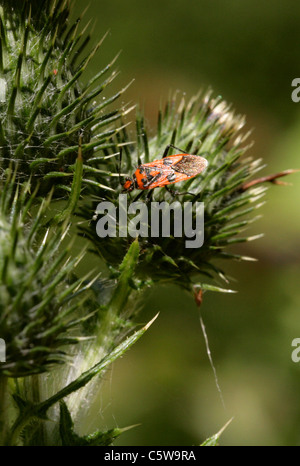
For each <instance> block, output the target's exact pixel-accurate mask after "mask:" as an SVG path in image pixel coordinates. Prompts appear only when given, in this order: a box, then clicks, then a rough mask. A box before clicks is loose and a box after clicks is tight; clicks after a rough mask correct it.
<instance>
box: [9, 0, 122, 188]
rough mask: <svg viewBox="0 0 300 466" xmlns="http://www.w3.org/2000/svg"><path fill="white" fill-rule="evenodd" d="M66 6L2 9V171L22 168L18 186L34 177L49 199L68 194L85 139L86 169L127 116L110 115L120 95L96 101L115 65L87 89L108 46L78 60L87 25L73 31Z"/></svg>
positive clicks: (28, 0) (74, 26) (114, 112)
mask: <svg viewBox="0 0 300 466" xmlns="http://www.w3.org/2000/svg"><path fill="white" fill-rule="evenodd" d="M1 4H2V5H3V7H2V6H1ZM68 5H69V2H62V1H60V0H59V1H53V0H51V1H47V2H42V3H41V2H35V1H32V0H26V1H25V2H20V4H19V6H17V5H16V4H15V3H14V5H13V7H12V6H9V5H8V3H7V2H5V1H4V2H3V1H2V3H0V149H1V151H0V166H1V167H2V168H3V169H5V168H6V167H7V166H9V164H10V162H11V161H12V160H13V161H15V162H18V167H19V169H18V177H19V179H20V180H21V181H22V180H24V179H27V177H28V175H30V174H33V175H34V178H33V180H37V181H42V183H40V191H41V192H42V193H44V194H45V193H47V192H49V190H50V189H51V187H53V186H55V187H56V188H64V189H66V190H68V189H69V184H70V179H71V177H72V171H73V169H74V162H75V159H76V154H77V152H78V141H79V132H81V133H82V134H83V143H84V144H83V147H82V151H83V153H84V158H85V161H86V163H87V161H88V159H89V158H90V157H91V156H93V157H95V150H94V149H95V148H96V147H97V148H99V149H101V147H103V146H105V145H107V144H108V143H109V140H110V138H111V136H112V135H113V134H115V133H116V132H117V131H118V129H117V126H116V125H115V122H116V121H118V120H119V119H120V117H121V115H122V114H123V113H124V112H125V110H124V109H122V110H120V111H119V110H117V109H115V110H110V111H107V107H108V106H109V105H110V104H111V103H112V102H114V100H116V99H117V98H118V97H119V96H120V94H121V93H122V91H119V92H118V93H116V94H115V95H114V96H112V97H110V98H109V99H105V100H102V99H101V101H100V102H99V99H98V96H99V95H100V94H101V93H103V92H104V91H105V89H106V87H107V86H108V85H109V84H110V82H111V81H112V80H113V79H114V77H115V76H116V73H115V72H111V67H112V65H113V63H114V61H115V60H112V62H111V63H110V64H108V65H107V66H106V67H105V68H104V69H102V70H100V71H99V72H98V73H97V75H96V76H94V77H93V78H92V79H91V80H90V81H89V82H88V83H87V84H85V85H83V84H82V83H81V81H80V80H81V77H82V75H83V73H84V71H85V69H86V67H87V66H88V64H89V63H90V60H91V59H92V58H93V56H94V55H95V53H96V52H97V50H98V49H99V47H100V45H101V43H102V40H103V39H101V40H100V41H99V42H98V44H97V45H96V46H95V47H94V48H93V49H92V50H91V52H89V53H88V54H87V56H86V57H85V58H83V59H80V58H79V57H80V54H81V52H82V50H83V49H84V48H85V46H86V45H87V43H88V41H89V34H88V31H87V29H88V25H86V27H84V28H83V29H82V30H79V25H80V23H81V18H78V20H77V21H76V22H75V23H74V24H71V25H69V24H68V15H69V6H68ZM97 99H98V100H97ZM87 168H89V165H88V163H87ZM86 183H87V184H88V183H89V177H88V176H87V180H86ZM108 189H109V188H108ZM60 194H61V191H60Z"/></svg>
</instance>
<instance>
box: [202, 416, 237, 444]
mask: <svg viewBox="0 0 300 466" xmlns="http://www.w3.org/2000/svg"><path fill="white" fill-rule="evenodd" d="M232 420H233V418H231V419H229V421H228V422H226V424H225V425H224V426H223V427H222V428H221V429H220V430H219V432H218V433H217V434H215V435H212V436H211V437H209V438H207V439H206V440H204V442H203V443H202V444H201V445H200V446H201V447H217V446H218V445H219V440H220V437H221V435H222V433H223V432H224V430H225V429H226V428H227V427H228V426H229V424H230V423H231V421H232Z"/></svg>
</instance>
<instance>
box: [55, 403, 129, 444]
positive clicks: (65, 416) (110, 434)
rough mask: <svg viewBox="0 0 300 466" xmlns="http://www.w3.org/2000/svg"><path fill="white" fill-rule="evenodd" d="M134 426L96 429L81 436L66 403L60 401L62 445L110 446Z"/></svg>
mask: <svg viewBox="0 0 300 466" xmlns="http://www.w3.org/2000/svg"><path fill="white" fill-rule="evenodd" d="M133 427H135V426H130V427H126V428H124V429H121V428H114V429H110V430H107V431H104V432H102V431H96V432H93V433H92V434H89V435H84V436H82V437H80V436H79V435H77V434H76V432H75V431H74V423H73V420H72V417H71V414H70V412H69V410H68V407H67V405H66V403H65V402H64V401H61V402H60V421H59V432H60V437H61V443H62V446H69V447H70V446H110V445H112V444H113V442H114V440H115V439H116V438H117V437H119V436H120V435H121V434H122V433H123V432H125V431H126V430H128V429H131V428H133Z"/></svg>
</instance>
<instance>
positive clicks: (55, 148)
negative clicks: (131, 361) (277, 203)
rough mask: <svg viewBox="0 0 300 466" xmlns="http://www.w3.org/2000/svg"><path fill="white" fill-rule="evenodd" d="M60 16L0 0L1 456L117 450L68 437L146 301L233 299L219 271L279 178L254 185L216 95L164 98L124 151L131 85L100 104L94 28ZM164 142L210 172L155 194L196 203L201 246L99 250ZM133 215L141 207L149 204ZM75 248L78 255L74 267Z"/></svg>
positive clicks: (155, 243)
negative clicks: (124, 198) (167, 296)
mask: <svg viewBox="0 0 300 466" xmlns="http://www.w3.org/2000/svg"><path fill="white" fill-rule="evenodd" d="M69 12H70V4H69V1H68V0H48V1H46V2H43V3H41V2H38V1H37V0H25V1H21V0H14V1H7V0H0V149H1V152H0V167H1V172H0V173H1V175H0V291H1V293H0V337H1V338H3V339H4V340H5V342H6V343H7V346H6V361H5V362H3V363H1V364H0V443H1V444H5V445H111V444H112V443H113V442H114V440H115V438H116V437H117V436H118V435H120V434H121V433H122V432H123V431H124V429H110V430H108V431H104V432H103V431H102V430H99V431H98V432H94V433H92V434H91V433H86V435H84V436H82V437H80V436H79V435H78V434H77V432H76V429H77V426H78V425H79V423H80V419H81V418H82V417H84V416H85V413H86V410H87V408H88V406H89V403H90V402H91V400H92V399H93V396H94V395H96V394H97V393H98V391H99V377H98V376H99V375H101V374H103V373H104V371H106V370H107V367H108V366H109V365H110V364H111V363H112V362H113V361H115V360H116V359H117V358H118V357H120V356H122V355H123V354H124V353H125V351H127V350H128V349H129V348H130V347H131V346H132V345H133V344H134V343H135V342H136V341H137V340H138V339H139V338H140V337H141V336H142V335H143V334H144V333H145V331H146V330H147V329H148V328H149V326H150V324H151V323H152V321H151V322H149V324H147V325H146V326H144V327H142V328H141V329H136V328H135V327H136V324H135V318H134V317H135V316H136V313H137V311H138V307H139V301H138V298H139V296H140V295H141V292H142V291H143V290H144V289H145V288H146V287H147V286H150V285H152V286H153V285H155V284H156V283H157V282H160V281H165V282H170V283H176V284H178V285H180V286H181V287H183V288H184V289H186V290H188V291H191V292H193V293H194V292H195V291H196V298H197V304H198V305H200V304H201V302H202V292H203V291H206V290H213V291H225V292H226V291H230V290H228V288H226V287H225V288H224V287H223V288H222V287H220V286H219V285H220V284H219V281H220V280H222V281H225V282H226V285H227V283H228V278H227V277H226V272H225V271H223V269H222V268H221V267H220V266H219V264H216V263H215V261H216V260H218V259H238V260H241V259H248V258H245V257H243V256H240V255H236V254H232V253H231V252H230V251H228V247H229V246H230V245H232V244H234V243H236V242H241V241H249V240H250V239H254V238H253V237H252V238H251V237H250V238H249V237H247V235H245V236H240V233H241V232H242V231H243V230H244V229H245V228H246V227H247V225H248V224H249V222H250V221H252V220H253V217H252V214H253V211H254V210H255V209H256V208H257V207H258V206H259V205H260V204H259V201H260V199H261V197H262V196H263V194H264V191H265V188H262V187H261V186H260V184H261V183H262V182H265V181H270V182H274V183H276V182H278V181H277V179H278V177H279V176H283V175H285V174H288V173H289V172H283V173H281V174H276V175H272V176H269V177H265V178H258V179H255V178H254V179H253V176H254V175H255V174H256V172H257V171H258V170H259V169H261V168H262V164H261V161H260V160H252V159H251V158H249V157H245V155H244V154H245V151H246V148H247V147H246V146H245V145H244V143H245V141H246V135H243V134H241V133H240V131H241V129H242V127H243V124H244V119H243V118H242V117H240V116H235V115H234V113H233V112H232V111H231V109H230V108H229V107H228V105H227V104H226V103H224V102H223V101H222V99H221V98H213V97H212V96H211V94H202V95H197V96H195V97H194V98H193V99H191V100H190V101H188V102H187V103H186V102H185V100H184V99H182V100H180V101H179V103H178V100H177V97H176V96H175V97H174V98H172V99H170V101H169V102H168V103H167V105H166V108H165V110H164V112H162V111H161V112H159V118H158V126H157V134H156V136H154V137H149V136H148V133H147V129H146V128H145V124H144V119H143V116H142V115H141V114H140V113H137V117H136V135H134V136H133V137H131V136H132V135H130V134H128V131H127V129H126V127H125V123H124V118H125V116H126V114H127V113H128V112H129V111H130V110H131V108H129V107H128V106H126V105H125V106H124V105H121V106H120V107H118V106H117V99H118V97H120V96H121V95H122V93H123V92H124V90H125V87H124V88H123V89H121V90H120V91H119V92H117V93H115V94H113V95H112V96H106V98H105V99H101V100H100V99H99V96H100V94H101V93H103V92H106V90H107V88H108V86H109V84H110V83H111V81H112V79H114V78H115V76H116V73H115V71H112V67H113V64H114V62H115V59H113V60H112V61H111V63H109V64H108V65H107V66H105V67H104V68H103V69H102V70H101V71H100V72H98V73H97V74H96V75H95V76H94V77H93V78H92V79H90V80H89V82H88V83H87V84H83V82H82V76H83V73H84V71H85V70H86V69H87V67H88V66H89V64H90V62H91V60H92V58H93V57H94V56H95V54H96V52H97V50H98V49H99V46H100V44H101V43H102V39H101V41H100V42H99V43H98V44H97V45H96V47H94V48H93V49H92V51H91V52H90V53H87V55H86V56H85V57H84V58H81V56H82V53H83V52H84V51H85V50H86V46H87V44H88V42H89V35H88V34H86V33H87V29H88V25H87V26H85V27H84V28H83V29H81V30H80V24H81V18H78V20H77V21H75V23H74V24H70V23H69ZM105 74H106V75H107V77H106V78H105ZM134 139H136V144H133V143H132V142H131V140H134ZM168 144H173V145H176V146H179V147H181V148H182V149H183V150H185V151H186V152H189V153H193V154H199V155H202V156H203V157H205V158H206V159H207V160H208V169H207V170H206V172H205V176H202V175H199V176H198V177H196V178H194V179H191V180H189V181H187V182H185V183H182V184H181V185H178V186H176V190H177V191H178V190H179V193H178V194H175V193H173V195H172V193H170V192H167V191H166V190H165V189H155V192H153V199H155V200H157V201H166V202H171V201H173V200H174V196H176V201H177V202H179V203H181V204H183V203H184V202H185V201H192V203H193V204H194V205H195V204H196V202H197V201H201V202H203V203H204V206H205V231H204V236H205V242H204V245H203V247H201V248H194V249H187V248H185V245H184V244H185V240H186V238H184V237H183V238H178V237H172V236H170V237H167V238H164V237H162V236H158V237H155V238H151V236H148V237H147V238H146V237H139V238H135V239H134V238H131V237H119V236H118V234H117V235H116V237H107V238H105V239H103V238H99V237H98V236H97V234H96V223H97V221H98V212H97V205H98V203H99V202H100V201H102V200H106V201H110V202H112V205H113V206H116V208H118V199H119V194H120V193H121V191H122V186H121V183H120V181H121V180H122V177H123V174H131V173H132V172H133V171H134V170H135V168H136V167H137V165H139V164H141V163H145V162H148V161H151V160H153V159H155V158H160V156H161V154H162V153H163V151H164V149H165V146H167V145H168ZM121 148H123V159H122V166H121V167H120V168H119V158H120V152H121ZM187 191H188V193H189V194H185V193H186V192H187ZM141 201H142V205H144V201H145V198H143V197H141ZM128 202H129V204H130V202H131V200H130V199H129V201H128ZM194 216H195V213H194ZM194 220H195V217H194ZM129 221H130V216H128V222H129ZM148 223H149V225H150V223H151V217H150V216H149V217H148ZM119 227H120V225H119V224H117V232H118V229H119ZM78 230H79V232H80V235H81V238H80V236H79V235H78ZM82 238H83V239H84V242H85V246H86V249H85V252H84V253H78V248H79V243H78V241H79V239H80V240H81V241H82ZM80 250H81V248H80ZM90 250H91V251H92V252H90ZM80 259H81V262H85V267H87V268H88V269H89V270H90V269H91V267H90V264H91V262H93V263H94V264H95V269H98V268H99V267H100V266H102V268H103V266H106V270H105V274H104V273H103V274H102V275H101V276H100V277H99V276H98V275H97V273H96V272H93V271H91V272H90V273H89V274H88V275H86V274H85V273H84V272H83V271H82V269H81V264H79V262H80ZM75 266H76V267H75ZM83 268H84V267H83ZM49 420H51V422H49Z"/></svg>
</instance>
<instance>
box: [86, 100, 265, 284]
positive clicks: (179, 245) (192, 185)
mask: <svg viewBox="0 0 300 466" xmlns="http://www.w3.org/2000/svg"><path fill="white" fill-rule="evenodd" d="M244 124H245V119H244V117H242V116H240V115H236V114H235V113H234V111H232V110H231V109H230V107H229V106H228V104H227V103H226V102H224V101H223V100H222V99H221V98H220V97H218V98H212V96H211V93H208V94H206V95H203V96H202V95H201V94H200V95H197V96H195V97H194V98H192V99H191V100H190V101H188V102H186V101H185V99H184V98H182V99H181V100H179V101H178V95H175V96H174V97H173V98H172V99H171V100H170V101H169V102H168V103H167V105H166V108H165V110H164V112H160V113H159V117H158V126H157V135H156V136H154V137H148V135H147V131H146V128H145V126H144V119H143V117H142V116H141V115H138V116H137V122H136V127H137V137H136V139H137V144H136V146H133V145H130V144H129V145H126V142H128V139H129V137H128V135H127V133H126V132H125V131H124V132H123V139H122V140H121V141H120V140H119V141H118V143H119V144H124V148H123V154H124V155H123V157H122V167H121V172H122V174H123V173H129V174H130V173H133V172H134V171H135V170H136V168H137V167H138V166H139V165H141V164H144V163H148V162H151V161H153V160H157V159H160V158H161V157H162V154H163V153H164V150H165V148H166V146H167V145H168V144H173V145H176V146H177V147H179V148H182V150H184V151H185V152H187V153H188V154H194V155H199V156H202V157H204V158H205V159H206V160H207V162H208V166H207V168H206V170H205V171H204V172H203V173H200V174H199V175H198V176H196V177H194V178H191V179H188V180H187V181H183V182H180V183H176V184H173V185H170V186H169V188H171V190H173V191H171V192H170V190H168V191H167V190H166V189H165V187H161V188H160V187H158V188H155V189H153V190H151V191H153V192H152V193H151V196H152V197H151V200H152V201H157V202H163V201H166V202H168V203H173V202H174V201H176V202H179V203H180V204H181V205H182V206H184V203H185V202H190V203H191V204H192V205H193V207H195V206H196V204H197V202H202V203H203V204H204V244H203V245H202V247H195V248H193V247H191V248H187V247H186V240H187V238H186V237H185V236H184V234H183V235H182V236H181V237H175V236H172V233H171V235H170V237H163V236H162V235H159V236H156V237H152V236H151V221H152V220H153V218H152V216H151V215H152V212H151V208H150V207H151V203H148V204H147V206H148V207H149V208H148V214H149V215H148V223H149V225H148V232H149V234H148V236H147V237H142V236H140V237H139V242H140V246H141V255H140V260H139V265H138V269H137V273H138V275H139V276H140V278H141V279H143V280H149V279H150V280H152V281H154V282H155V281H158V280H164V281H169V282H170V281H173V282H176V283H178V284H180V286H183V287H184V288H187V289H190V288H191V286H193V284H194V283H195V282H196V283H198V282H199V281H200V283H201V284H202V286H203V289H205V287H207V289H210V288H211V286H212V283H213V280H214V279H216V278H217V279H218V280H219V279H221V278H222V279H225V280H226V278H225V272H224V271H223V270H222V269H221V268H220V266H219V265H218V264H216V263H215V261H216V260H218V259H221V258H229V257H231V258H234V259H242V256H238V255H234V254H230V252H229V251H228V247H229V246H230V245H232V244H234V243H236V242H242V241H248V240H250V239H251V238H249V237H247V236H241V235H240V234H241V233H242V232H243V230H244V229H245V228H246V227H247V225H248V223H249V221H250V219H251V217H250V218H249V216H251V213H252V212H253V211H254V210H255V209H256V207H257V201H258V200H259V199H260V198H261V196H262V195H263V194H264V191H265V188H261V187H256V188H255V189H251V190H250V189H249V190H244V189H243V184H244V183H245V181H246V180H248V179H250V178H251V177H252V176H253V175H254V174H255V173H256V172H257V171H258V170H259V169H260V168H261V167H262V165H261V161H258V160H252V159H251V158H250V157H245V152H246V150H247V147H248V146H245V141H246V139H247V136H248V134H243V133H242V129H243V128H244ZM114 150H117V146H116V147H115V148H114ZM176 152H177V153H178V151H176V150H173V152H171V151H170V153H169V155H171V153H176ZM110 160H111V159H109V151H107V162H106V163H107V166H110V163H112V162H110ZM114 163H115V162H114ZM111 186H113V187H114V189H115V194H110V193H108V194H106V195H105V198H106V199H107V200H110V201H111V202H113V203H115V205H117V201H118V196H119V194H120V193H121V192H122V185H121V184H120V182H119V180H118V179H117V178H116V179H114V180H112V182H111ZM149 192H150V190H145V192H144V194H142V195H141V197H140V201H142V202H144V201H145V200H146V195H147V193H149ZM134 193H136V194H137V193H138V191H135V192H134ZM172 193H173V194H172ZM94 194H95V196H96V192H94ZM133 200H134V195H133V197H131V199H130V198H128V204H129V205H130V204H131V202H133ZM96 205H97V204H96V202H94V204H93V206H92V205H89V206H85V207H84V208H83V210H84V215H85V216H86V217H88V215H91V212H92V209H93V208H94V210H96ZM116 218H117V221H118V218H119V217H118V215H117V217H116ZM131 218H132V216H131V217H130V215H129V216H128V222H130V219H131ZM195 222H196V213H195V211H194V210H193V224H194V225H195ZM95 226H96V225H95V224H94V225H93V226H92V227H89V228H84V234H85V235H87V236H88V237H89V238H90V239H91V240H92V241H93V244H94V247H95V249H96V250H97V251H98V253H99V254H100V255H101V256H102V257H103V258H104V260H105V261H106V262H107V263H108V264H117V263H118V261H120V258H121V257H122V255H123V254H124V253H125V251H126V250H127V248H128V245H129V244H130V242H131V241H132V238H131V237H130V235H128V236H127V237H125V238H124V237H121V236H120V234H119V233H120V232H119V230H118V229H120V223H117V234H116V237H109V235H108V236H107V237H106V238H103V239H101V238H98V237H97V235H96V232H95ZM183 231H184V229H183ZM206 279H208V282H207V280H206ZM206 282H207V283H206Z"/></svg>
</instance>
